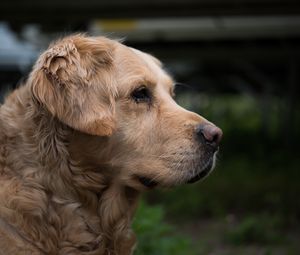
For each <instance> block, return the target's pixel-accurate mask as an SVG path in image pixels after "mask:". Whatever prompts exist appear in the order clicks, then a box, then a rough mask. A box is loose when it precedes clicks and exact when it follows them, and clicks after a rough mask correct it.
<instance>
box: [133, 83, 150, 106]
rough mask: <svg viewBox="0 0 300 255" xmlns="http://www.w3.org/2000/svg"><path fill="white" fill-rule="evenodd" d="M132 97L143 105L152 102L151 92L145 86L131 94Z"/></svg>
mask: <svg viewBox="0 0 300 255" xmlns="http://www.w3.org/2000/svg"><path fill="white" fill-rule="evenodd" d="M131 97H132V99H133V100H134V101H135V102H136V103H143V102H146V103H148V102H150V100H151V94H150V91H149V90H148V89H147V88H146V87H144V86H143V87H139V88H137V89H135V90H134V91H133V92H132V93H131Z"/></svg>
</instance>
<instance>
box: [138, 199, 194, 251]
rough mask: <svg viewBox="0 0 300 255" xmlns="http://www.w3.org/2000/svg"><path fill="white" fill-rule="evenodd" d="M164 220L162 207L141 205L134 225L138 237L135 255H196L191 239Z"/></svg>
mask: <svg viewBox="0 0 300 255" xmlns="http://www.w3.org/2000/svg"><path fill="white" fill-rule="evenodd" d="M163 218H164V211H163V208H162V206H148V205H146V204H145V203H144V202H142V203H141V204H140V206H139V209H138V211H137V214H136V217H135V220H134V223H133V228H134V230H135V232H136V234H137V237H138V247H137V250H136V252H135V255H182V254H185V255H195V253H194V251H193V250H192V245H191V241H190V239H188V238H187V237H185V236H183V235H182V234H181V233H178V231H176V229H175V228H174V227H173V226H172V225H170V224H168V223H166V222H165V221H164V219H163Z"/></svg>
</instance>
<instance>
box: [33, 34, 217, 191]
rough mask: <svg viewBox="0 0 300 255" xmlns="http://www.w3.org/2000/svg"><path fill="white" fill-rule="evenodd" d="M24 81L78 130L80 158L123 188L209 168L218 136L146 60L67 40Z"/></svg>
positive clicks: (105, 45)
mask: <svg viewBox="0 0 300 255" xmlns="http://www.w3.org/2000/svg"><path fill="white" fill-rule="evenodd" d="M30 80H31V84H32V93H33V96H34V98H35V99H36V100H37V102H38V103H39V104H40V105H41V106H42V107H45V108H46V109H47V110H48V111H49V112H50V113H51V114H52V115H54V116H55V117H57V118H58V119H59V120H60V121H61V122H63V123H65V124H66V125H68V126H69V127H71V128H72V129H74V130H76V131H80V132H77V133H78V134H81V138H79V140H80V143H81V145H82V146H84V143H85V141H86V143H87V144H89V146H87V147H86V148H85V150H89V152H88V153H87V152H86V151H85V152H84V151H82V150H84V149H83V148H81V153H82V154H89V156H88V158H89V160H91V161H95V162H98V164H105V166H106V168H108V169H110V171H115V173H113V175H114V176H117V177H115V178H117V180H118V181H120V182H121V183H123V184H125V185H127V186H130V187H134V188H136V189H143V188H145V187H153V186H156V185H161V186H173V185H176V184H181V183H192V182H195V181H197V180H199V179H201V178H202V177H204V176H206V175H207V174H208V173H209V172H210V171H211V169H212V168H213V167H214V163H215V156H216V153H217V150H218V145H219V142H220V140H221V136H222V131H221V130H220V129H219V128H218V127H216V126H215V125H214V124H212V123H211V122H209V121H207V120H206V119H204V118H203V117H201V116H199V115H198V114H196V113H193V112H190V111H187V110H185V109H183V108H182V107H180V106H179V105H177V104H176V102H175V101H174V98H173V97H174V92H173V90H174V81H173V80H172V78H171V77H170V76H169V75H168V74H167V73H166V72H165V71H164V70H163V69H162V65H161V63H160V62H159V61H158V60H157V59H156V58H154V57H152V56H151V55H148V54H146V53H143V52H141V51H138V50H135V49H132V48H129V47H126V46H124V45H123V44H121V43H119V42H117V41H113V40H109V39H106V38H103V37H94V38H91V37H85V36H81V35H76V36H71V37H67V38H65V39H63V40H61V41H59V42H57V43H55V44H54V45H52V46H50V48H49V49H48V50H47V51H46V52H45V53H44V54H42V55H41V57H40V59H39V60H38V62H37V64H36V66H35V68H34V70H33V72H32V74H31V76H30ZM83 137H84V138H83ZM91 144H93V146H90V145H91ZM95 144H98V145H99V146H97V145H96V146H95ZM100 145H101V146H100ZM91 150H92V151H91ZM77 155H78V153H77Z"/></svg>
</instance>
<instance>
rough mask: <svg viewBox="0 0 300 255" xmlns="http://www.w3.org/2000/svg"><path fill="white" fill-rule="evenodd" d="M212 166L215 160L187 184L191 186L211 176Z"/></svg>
mask: <svg viewBox="0 0 300 255" xmlns="http://www.w3.org/2000/svg"><path fill="white" fill-rule="evenodd" d="M212 166H213V160H210V161H209V163H208V164H207V166H206V167H205V168H204V169H202V170H201V171H200V172H199V173H198V174H196V175H195V176H194V177H192V178H191V179H189V180H188V181H187V183H189V184H191V183H195V182H197V181H199V180H201V179H203V178H204V177H205V176H207V175H208V174H209V172H210V171H211V169H212Z"/></svg>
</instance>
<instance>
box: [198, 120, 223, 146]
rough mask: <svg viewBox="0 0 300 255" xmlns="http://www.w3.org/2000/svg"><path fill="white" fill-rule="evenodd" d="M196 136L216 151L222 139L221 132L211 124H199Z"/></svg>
mask: <svg viewBox="0 0 300 255" xmlns="http://www.w3.org/2000/svg"><path fill="white" fill-rule="evenodd" d="M196 133H197V136H198V137H199V138H200V139H201V141H202V142H204V143H205V144H208V145H210V146H212V147H213V148H214V149H217V148H218V146H219V143H220V141H221V139H222V136H223V132H222V130H221V129H220V128H218V127H216V126H214V125H211V124H204V125H203V124H201V125H199V126H197V128H196Z"/></svg>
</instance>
